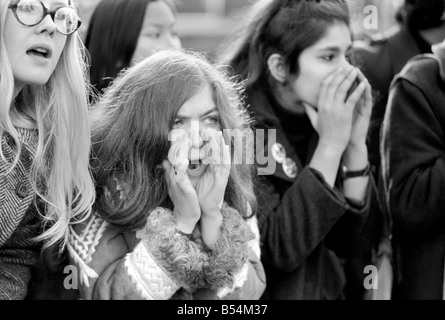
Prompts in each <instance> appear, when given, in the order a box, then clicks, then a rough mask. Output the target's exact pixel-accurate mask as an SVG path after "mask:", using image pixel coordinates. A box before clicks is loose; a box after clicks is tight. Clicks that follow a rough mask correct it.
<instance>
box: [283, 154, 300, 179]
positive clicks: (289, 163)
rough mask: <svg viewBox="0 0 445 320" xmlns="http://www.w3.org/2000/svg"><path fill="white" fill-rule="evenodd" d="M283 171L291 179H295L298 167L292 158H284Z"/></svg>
mask: <svg viewBox="0 0 445 320" xmlns="http://www.w3.org/2000/svg"><path fill="white" fill-rule="evenodd" d="M283 171H284V173H285V174H286V176H288V177H289V178H291V179H295V178H296V177H297V174H298V167H297V164H296V163H295V161H294V160H292V159H291V158H286V159H285V160H284V162H283Z"/></svg>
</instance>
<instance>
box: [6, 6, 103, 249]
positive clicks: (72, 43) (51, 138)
mask: <svg viewBox="0 0 445 320" xmlns="http://www.w3.org/2000/svg"><path fill="white" fill-rule="evenodd" d="M9 4H10V1H1V2H0V92H1V95H0V136H1V137H2V138H3V137H4V135H9V136H10V137H11V138H12V139H13V140H14V142H15V146H16V156H15V160H14V161H13V163H11V166H10V170H9V172H10V171H11V170H12V169H13V168H14V167H15V166H16V165H17V163H18V161H19V156H20V153H21V150H22V144H21V142H20V140H19V133H18V130H17V128H18V127H21V126H22V125H23V124H25V126H26V124H28V125H29V126H33V127H35V128H36V129H37V130H38V146H37V151H36V154H35V158H34V160H33V164H32V167H31V172H30V175H31V181H32V182H33V185H34V189H35V191H36V193H37V195H38V196H39V197H40V198H41V199H42V200H43V203H44V210H43V212H40V213H41V215H42V216H43V226H42V228H43V233H42V234H41V235H40V236H39V237H38V238H37V240H41V241H44V245H43V247H44V249H48V248H49V247H52V246H56V247H57V246H58V249H59V250H60V251H62V250H63V248H64V247H65V244H66V241H67V237H68V226H69V224H70V221H71V219H73V218H74V219H79V218H81V217H85V216H87V215H88V214H89V213H90V212H91V208H92V204H93V203H94V199H95V190H94V184H93V180H92V177H91V172H90V170H89V162H88V161H89V153H90V146H91V143H90V127H89V123H88V102H87V101H88V98H87V97H88V92H87V91H88V90H87V89H88V84H87V83H88V82H87V79H86V65H85V58H84V54H85V52H84V47H83V45H82V42H81V40H80V37H79V35H78V34H77V32H76V33H74V34H72V35H69V36H67V37H68V38H67V41H66V44H65V47H64V49H63V51H62V54H61V57H60V59H59V61H58V63H57V66H56V68H55V70H54V72H53V74H52V75H51V77H50V78H49V80H48V82H47V83H46V84H45V85H42V86H37V85H26V86H25V87H24V88H23V89H22V90H21V92H20V93H19V94H18V96H17V98H16V99H15V100H14V101H13V95H14V76H13V72H12V67H11V63H10V60H9V58H8V54H7V52H6V49H5V40H4V35H3V32H4V28H5V20H6V14H7V11H8V6H9ZM70 4H71V1H70ZM19 109H20V110H19ZM30 119H31V120H30ZM0 153H1V158H2V161H6V158H5V156H4V154H3V150H1V148H0ZM5 174H8V173H5ZM0 178H1V179H4V177H0ZM36 201H37V200H36ZM36 206H37V204H36Z"/></svg>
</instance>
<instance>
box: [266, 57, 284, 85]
mask: <svg viewBox="0 0 445 320" xmlns="http://www.w3.org/2000/svg"><path fill="white" fill-rule="evenodd" d="M267 67H268V68H269V71H270V74H271V75H272V77H274V79H275V80H277V81H278V82H280V83H285V82H286V79H287V72H286V65H285V63H284V59H283V57H282V56H281V55H280V54H278V53H274V54H271V55H270V57H269V59H267Z"/></svg>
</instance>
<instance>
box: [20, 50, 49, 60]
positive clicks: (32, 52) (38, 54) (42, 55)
mask: <svg viewBox="0 0 445 320" xmlns="http://www.w3.org/2000/svg"><path fill="white" fill-rule="evenodd" d="M26 54H28V55H30V56H36V57H40V58H44V59H49V58H50V57H51V52H50V51H49V50H47V49H44V48H33V49H31V50H28V51H26Z"/></svg>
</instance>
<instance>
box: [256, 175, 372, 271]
mask: <svg viewBox="0 0 445 320" xmlns="http://www.w3.org/2000/svg"><path fill="white" fill-rule="evenodd" d="M274 179H276V178H275V177H273V176H271V177H267V178H265V179H264V181H263V183H262V184H261V186H260V187H259V197H258V202H259V203H258V204H259V208H260V211H259V224H260V231H261V244H262V255H263V261H264V263H265V264H270V265H272V267H274V268H278V269H281V270H283V271H286V272H290V271H293V270H295V269H296V268H298V267H299V266H300V265H301V264H303V263H304V261H305V260H306V259H307V257H308V256H309V255H310V254H311V253H312V252H313V251H314V250H316V248H317V247H318V246H319V245H320V244H322V243H323V242H324V241H326V238H327V236H328V235H329V234H330V232H336V233H337V234H339V235H340V234H341V236H342V237H344V238H345V239H349V241H350V242H351V241H353V240H352V239H350V238H349V236H348V234H350V232H349V231H351V230H353V229H354V228H360V227H361V226H362V225H363V222H364V220H365V219H366V213H367V207H368V205H366V206H365V208H363V209H360V210H358V209H353V208H352V207H351V206H350V205H348V203H347V201H346V200H345V199H344V198H342V197H341V196H340V195H339V194H338V193H337V192H335V191H333V190H330V188H329V187H327V185H326V183H325V182H324V181H323V179H322V178H320V177H319V176H318V174H317V173H316V172H315V171H313V170H311V169H310V168H308V167H306V168H305V169H304V170H303V171H302V172H301V173H300V175H299V176H298V177H297V179H296V180H295V182H294V183H293V184H292V185H291V186H290V187H289V188H288V189H287V190H285V191H281V190H280V182H279V181H274ZM343 218H345V219H346V220H345V221H344V223H342V224H341V225H338V228H337V229H333V228H334V226H336V225H337V224H338V223H339V221H340V220H341V219H343ZM351 223H352V225H351ZM345 230H346V232H347V233H344V232H345ZM354 233H356V232H354ZM330 238H331V244H330V245H331V246H332V247H333V248H335V247H338V245H336V243H335V242H336V241H340V242H343V241H342V240H341V238H338V237H335V236H332V237H330ZM338 239H340V240H338ZM328 246H329V244H328Z"/></svg>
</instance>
